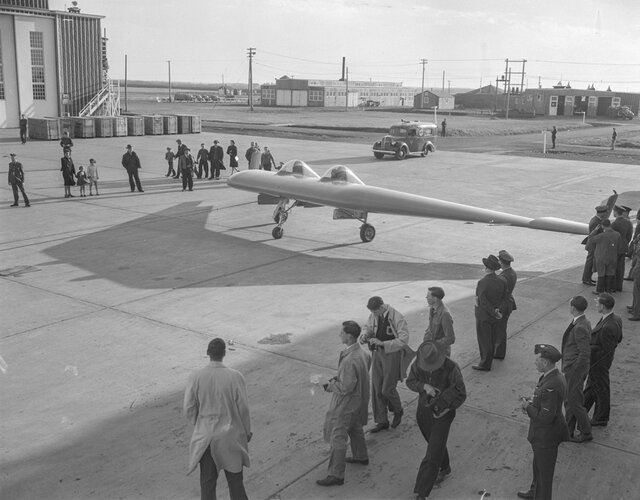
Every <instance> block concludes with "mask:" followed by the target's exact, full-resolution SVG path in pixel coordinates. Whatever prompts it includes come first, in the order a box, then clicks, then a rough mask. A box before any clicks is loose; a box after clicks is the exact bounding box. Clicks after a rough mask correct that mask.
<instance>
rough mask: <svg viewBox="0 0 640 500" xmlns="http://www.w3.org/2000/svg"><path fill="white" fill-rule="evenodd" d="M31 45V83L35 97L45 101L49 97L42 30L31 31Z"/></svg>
mask: <svg viewBox="0 0 640 500" xmlns="http://www.w3.org/2000/svg"><path fill="white" fill-rule="evenodd" d="M29 42H30V45H31V84H32V86H33V98H34V99H35V100H37V101H44V100H45V99H46V98H47V95H46V89H45V85H44V43H43V38H42V32H41V31H31V32H30V33H29Z"/></svg>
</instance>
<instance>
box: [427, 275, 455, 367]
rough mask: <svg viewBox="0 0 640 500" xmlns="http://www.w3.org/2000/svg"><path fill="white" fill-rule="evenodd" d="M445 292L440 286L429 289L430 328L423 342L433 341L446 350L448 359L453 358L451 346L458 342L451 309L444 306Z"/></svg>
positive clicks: (428, 327)
mask: <svg viewBox="0 0 640 500" xmlns="http://www.w3.org/2000/svg"><path fill="white" fill-rule="evenodd" d="M443 298H444V290H443V289H442V288H440V287H439V286H432V287H429V289H428V291H427V304H429V326H427V329H426V330H425V332H424V339H423V342H427V341H431V342H435V343H436V344H438V345H439V346H440V347H442V348H443V349H444V350H445V353H446V355H447V357H451V344H453V343H454V342H455V341H456V334H455V333H454V331H453V318H452V317H451V313H450V312H449V308H448V307H447V306H445V305H444V302H442V299H443Z"/></svg>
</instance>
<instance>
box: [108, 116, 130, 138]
mask: <svg viewBox="0 0 640 500" xmlns="http://www.w3.org/2000/svg"><path fill="white" fill-rule="evenodd" d="M110 119H111V126H112V127H113V135H114V137H124V136H126V135H127V133H128V127H127V117H126V116H112V117H110Z"/></svg>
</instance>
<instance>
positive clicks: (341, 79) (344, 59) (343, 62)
mask: <svg viewBox="0 0 640 500" xmlns="http://www.w3.org/2000/svg"><path fill="white" fill-rule="evenodd" d="M346 59H347V58H346V57H344V56H343V57H342V78H340V81H341V82H344V68H345V64H346Z"/></svg>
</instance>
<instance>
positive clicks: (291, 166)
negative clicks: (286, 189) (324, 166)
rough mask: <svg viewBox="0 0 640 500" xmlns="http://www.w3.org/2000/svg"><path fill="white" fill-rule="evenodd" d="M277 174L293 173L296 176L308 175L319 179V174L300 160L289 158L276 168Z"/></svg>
mask: <svg viewBox="0 0 640 500" xmlns="http://www.w3.org/2000/svg"><path fill="white" fill-rule="evenodd" d="M277 175H295V176H296V177H308V178H310V179H319V178H320V176H319V175H318V174H316V173H315V171H314V170H313V169H312V168H311V167H310V166H309V165H307V164H306V163H305V162H303V161H302V160H289V161H288V162H287V163H285V164H284V165H282V167H281V168H280V170H278V174H277Z"/></svg>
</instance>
